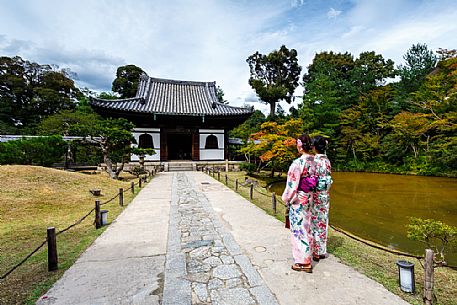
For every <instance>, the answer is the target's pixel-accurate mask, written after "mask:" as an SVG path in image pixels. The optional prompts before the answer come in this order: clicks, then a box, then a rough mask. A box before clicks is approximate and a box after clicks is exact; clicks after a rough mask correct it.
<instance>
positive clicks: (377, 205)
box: [271, 172, 457, 265]
mask: <svg viewBox="0 0 457 305" xmlns="http://www.w3.org/2000/svg"><path fill="white" fill-rule="evenodd" d="M332 176H333V180H334V183H333V186H332V189H331V192H330V196H331V199H330V223H331V224H333V225H335V226H337V227H340V228H342V229H344V230H346V231H348V232H351V233H353V234H355V235H357V236H360V237H362V238H364V239H367V240H371V241H374V242H377V243H379V244H381V245H384V246H387V247H390V248H393V249H397V250H401V251H406V252H408V253H413V254H419V255H423V252H424V251H423V249H424V247H423V244H422V243H420V242H415V241H411V240H409V239H408V238H407V237H406V225H407V224H408V223H409V219H408V218H409V217H411V216H414V217H420V218H424V219H428V218H433V219H436V220H440V221H442V222H444V223H447V224H449V225H452V226H457V179H455V178H441V177H421V176H404V175H392V174H371V173H346V172H335V173H333V175H332ZM284 184H285V183H284V182H280V183H276V184H274V185H272V189H271V191H274V192H276V193H277V194H282V191H283V189H284ZM447 261H448V263H449V264H451V265H457V253H456V252H455V251H454V252H453V253H448V254H447Z"/></svg>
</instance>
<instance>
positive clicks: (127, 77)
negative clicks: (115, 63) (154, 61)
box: [112, 65, 144, 98]
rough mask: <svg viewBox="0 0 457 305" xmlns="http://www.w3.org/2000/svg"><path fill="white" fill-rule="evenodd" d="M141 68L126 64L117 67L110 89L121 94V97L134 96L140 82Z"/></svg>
mask: <svg viewBox="0 0 457 305" xmlns="http://www.w3.org/2000/svg"><path fill="white" fill-rule="evenodd" d="M143 73H144V71H143V69H141V68H140V67H137V66H135V65H126V66H121V67H119V68H117V71H116V79H115V80H114V81H113V87H112V90H113V91H114V92H117V93H119V94H120V95H121V98H129V97H134V96H135V94H136V91H137V89H138V84H139V82H140V76H141V75H142V74H143Z"/></svg>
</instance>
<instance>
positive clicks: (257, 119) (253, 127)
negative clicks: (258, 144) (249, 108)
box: [230, 110, 266, 143]
mask: <svg viewBox="0 0 457 305" xmlns="http://www.w3.org/2000/svg"><path fill="white" fill-rule="evenodd" d="M265 120H266V118H265V115H264V114H263V113H262V111H260V110H256V111H254V113H253V114H252V115H251V116H250V117H249V119H247V120H246V121H244V123H243V124H241V125H239V126H238V127H236V128H234V129H233V130H231V131H230V137H233V138H240V139H242V140H243V141H244V142H245V143H247V142H248V139H249V137H250V136H251V134H253V133H255V132H258V131H259V130H260V126H261V125H262V123H264V122H265Z"/></svg>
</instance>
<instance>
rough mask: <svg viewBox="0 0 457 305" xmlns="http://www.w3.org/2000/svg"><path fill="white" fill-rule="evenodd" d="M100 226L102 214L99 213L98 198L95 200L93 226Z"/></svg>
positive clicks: (98, 227) (97, 227)
mask: <svg viewBox="0 0 457 305" xmlns="http://www.w3.org/2000/svg"><path fill="white" fill-rule="evenodd" d="M101 227H102V215H101V214H100V200H98V199H97V200H95V228H96V229H100V228H101Z"/></svg>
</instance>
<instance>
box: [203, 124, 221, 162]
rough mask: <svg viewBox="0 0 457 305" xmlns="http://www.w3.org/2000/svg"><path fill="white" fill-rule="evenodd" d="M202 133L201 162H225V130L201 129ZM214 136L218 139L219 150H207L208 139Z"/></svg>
mask: <svg viewBox="0 0 457 305" xmlns="http://www.w3.org/2000/svg"><path fill="white" fill-rule="evenodd" d="M199 133H200V160H202V161H204V160H224V130H223V129H199ZM209 135H214V136H216V138H217V147H219V149H205V144H206V138H207V137H208V136H209Z"/></svg>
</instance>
